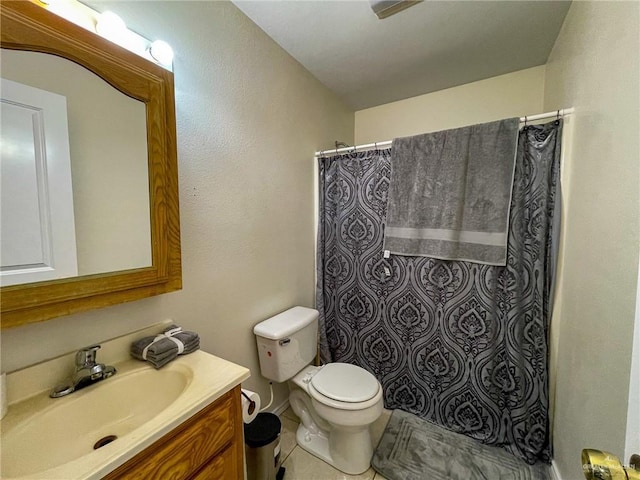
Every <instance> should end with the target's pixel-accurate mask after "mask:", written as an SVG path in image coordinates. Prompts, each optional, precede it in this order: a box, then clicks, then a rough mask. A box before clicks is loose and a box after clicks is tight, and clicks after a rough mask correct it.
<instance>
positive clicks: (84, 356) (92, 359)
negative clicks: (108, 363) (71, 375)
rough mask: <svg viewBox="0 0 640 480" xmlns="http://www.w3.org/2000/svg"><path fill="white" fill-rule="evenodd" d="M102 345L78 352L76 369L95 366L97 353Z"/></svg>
mask: <svg viewBox="0 0 640 480" xmlns="http://www.w3.org/2000/svg"><path fill="white" fill-rule="evenodd" d="M99 348H100V345H91V346H89V347H85V348H83V349H82V350H78V352H76V367H84V366H85V365H93V364H94V363H96V352H97V351H98V349H99Z"/></svg>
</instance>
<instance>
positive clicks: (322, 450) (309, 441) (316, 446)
mask: <svg viewBox="0 0 640 480" xmlns="http://www.w3.org/2000/svg"><path fill="white" fill-rule="evenodd" d="M296 441H297V443H298V445H300V446H301V447H302V448H303V449H305V450H306V451H307V452H309V453H310V454H311V455H313V456H314V457H318V458H319V459H320V460H323V461H325V462H327V463H328V464H329V465H333V459H332V458H331V453H330V452H329V438H328V437H327V434H326V432H324V431H322V430H321V431H319V432H318V433H312V432H310V431H309V430H308V429H307V427H305V426H304V425H303V424H302V423H301V424H300V425H299V426H298V431H297V432H296Z"/></svg>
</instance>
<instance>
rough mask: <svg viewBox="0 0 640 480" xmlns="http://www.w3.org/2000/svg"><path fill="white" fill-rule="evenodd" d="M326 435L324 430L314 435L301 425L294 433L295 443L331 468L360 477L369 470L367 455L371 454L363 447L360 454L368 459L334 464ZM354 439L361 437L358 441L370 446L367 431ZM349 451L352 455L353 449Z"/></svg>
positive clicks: (343, 460)
mask: <svg viewBox="0 0 640 480" xmlns="http://www.w3.org/2000/svg"><path fill="white" fill-rule="evenodd" d="M328 435H330V433H328V432H326V431H324V430H319V431H317V433H314V432H312V431H310V430H309V429H307V428H306V427H305V426H304V425H303V424H302V423H301V424H300V425H299V426H298V430H297V431H296V442H297V443H298V445H300V446H301V447H302V448H303V449H304V450H306V451H307V452H309V453H310V454H311V455H313V456H314V457H318V458H319V459H320V460H323V461H325V462H327V463H328V464H329V465H331V466H332V467H334V468H336V469H338V470H340V471H341V472H344V473H346V474H348V475H360V474H361V473H364V472H366V471H367V470H368V469H369V467H370V461H371V455H369V453H373V452H372V450H371V447H369V448H366V447H365V448H364V449H363V452H361V453H362V454H363V455H364V456H365V457H368V459H364V458H359V459H358V458H356V459H355V460H356V461H355V462H353V460H354V459H353V458H352V459H351V461H346V459H342V461H341V462H336V460H335V459H334V458H333V457H332V456H331V447H330V446H329V437H328ZM356 437H361V438H360V439H361V440H364V441H365V442H364V445H367V446H368V445H369V444H370V439H369V438H370V437H369V432H368V430H367V431H366V433H364V432H363V435H360V436H356ZM361 445H363V444H361ZM350 450H351V452H352V453H353V452H354V450H353V449H350ZM359 456H362V455H356V457H359Z"/></svg>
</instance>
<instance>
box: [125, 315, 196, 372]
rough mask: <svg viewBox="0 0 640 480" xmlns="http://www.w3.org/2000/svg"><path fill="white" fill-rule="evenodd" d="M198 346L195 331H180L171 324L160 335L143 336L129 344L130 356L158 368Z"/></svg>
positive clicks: (191, 351)
mask: <svg viewBox="0 0 640 480" xmlns="http://www.w3.org/2000/svg"><path fill="white" fill-rule="evenodd" d="M199 348H200V337H199V336H198V334H197V333H195V332H186V331H182V328H181V327H178V326H176V325H171V326H170V327H169V328H167V329H166V330H165V331H164V332H163V333H161V334H160V335H156V336H155V337H144V338H141V339H140V340H136V341H135V342H133V343H132V344H131V356H132V357H134V358H137V359H138V360H146V361H148V362H149V363H151V364H152V365H153V366H154V367H155V368H160V367H162V366H164V365H166V364H167V363H169V362H170V361H172V360H173V359H175V358H176V357H177V356H178V355H187V354H189V353H193V352H195V351H196V350H198V349H199Z"/></svg>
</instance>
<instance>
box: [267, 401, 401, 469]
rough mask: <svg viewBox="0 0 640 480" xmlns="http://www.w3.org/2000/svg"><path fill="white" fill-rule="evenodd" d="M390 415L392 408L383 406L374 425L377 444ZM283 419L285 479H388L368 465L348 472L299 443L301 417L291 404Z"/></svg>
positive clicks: (282, 442)
mask: <svg viewBox="0 0 640 480" xmlns="http://www.w3.org/2000/svg"><path fill="white" fill-rule="evenodd" d="M390 415H391V410H384V411H383V412H382V416H381V417H380V419H379V420H378V421H377V422H376V423H374V424H373V425H372V427H371V433H372V437H373V444H374V445H377V444H378V440H380V437H381V436H382V432H384V427H385V426H386V425H387V422H388V421H389V416H390ZM280 420H281V422H282V434H281V436H280V451H281V453H280V457H281V462H282V466H283V467H284V468H286V472H285V475H284V480H386V479H385V478H384V477H383V476H382V475H380V474H379V473H377V472H376V471H375V470H373V468H369V470H367V471H366V472H364V473H363V474H361V475H347V474H346V473H342V472H341V471H340V470H336V469H335V468H333V467H332V466H331V465H329V464H327V463H325V462H323V461H322V460H320V459H319V458H316V457H314V456H313V455H311V454H310V453H308V452H307V451H305V450H303V449H302V448H301V447H299V446H298V445H297V444H296V430H297V429H298V423H299V419H298V417H297V416H296V414H295V413H293V410H291V408H288V409H287V410H285V412H284V413H283V414H282V415H280Z"/></svg>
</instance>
